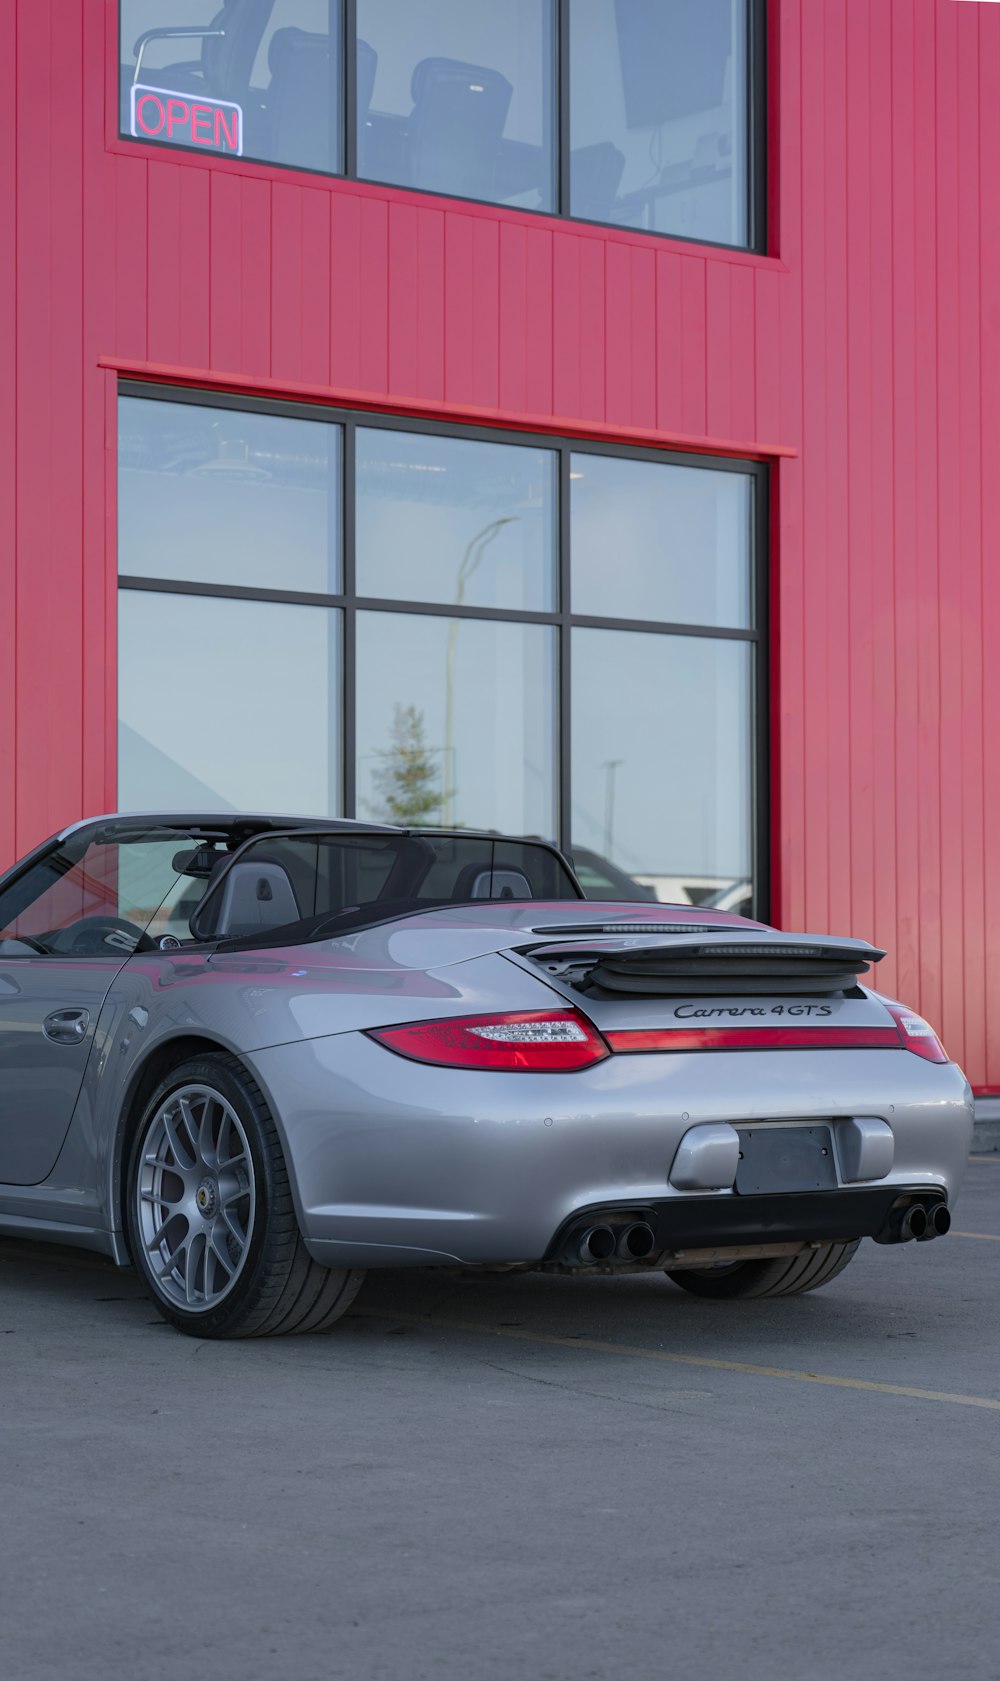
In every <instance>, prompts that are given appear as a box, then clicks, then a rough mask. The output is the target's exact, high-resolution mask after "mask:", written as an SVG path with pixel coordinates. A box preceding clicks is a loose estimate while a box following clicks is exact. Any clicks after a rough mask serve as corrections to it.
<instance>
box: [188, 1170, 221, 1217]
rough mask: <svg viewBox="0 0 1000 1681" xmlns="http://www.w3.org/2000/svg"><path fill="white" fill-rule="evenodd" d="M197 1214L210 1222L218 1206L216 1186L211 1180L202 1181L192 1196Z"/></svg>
mask: <svg viewBox="0 0 1000 1681" xmlns="http://www.w3.org/2000/svg"><path fill="white" fill-rule="evenodd" d="M194 1200H195V1202H196V1203H197V1204H198V1212H199V1213H200V1214H201V1215H202V1216H203V1217H204V1218H205V1219H206V1220H210V1219H211V1218H212V1215H213V1214H214V1213H215V1211H216V1209H217V1208H218V1206H219V1190H218V1186H217V1185H216V1184H215V1183H214V1182H213V1181H212V1180H211V1179H203V1180H202V1182H201V1184H200V1185H199V1186H198V1189H197V1191H196V1192H195V1196H194Z"/></svg>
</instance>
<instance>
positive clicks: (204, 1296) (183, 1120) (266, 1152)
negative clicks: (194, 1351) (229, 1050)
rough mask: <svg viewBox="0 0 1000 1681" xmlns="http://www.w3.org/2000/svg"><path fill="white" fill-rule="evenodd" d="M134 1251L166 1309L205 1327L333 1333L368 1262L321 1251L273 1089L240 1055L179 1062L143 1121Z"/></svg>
mask: <svg viewBox="0 0 1000 1681" xmlns="http://www.w3.org/2000/svg"><path fill="white" fill-rule="evenodd" d="M127 1215H128V1235H129V1244H130V1247H131V1251H132V1258H133V1260H134V1262H135V1265H136V1267H137V1268H138V1271H139V1273H140V1275H141V1277H142V1279H143V1281H144V1283H145V1285H146V1287H147V1289H148V1291H149V1293H150V1295H151V1296H152V1298H153V1300H154V1302H155V1303H156V1306H157V1307H158V1308H159V1310H160V1312H161V1313H162V1314H163V1317H164V1318H165V1319H167V1320H169V1322H170V1324H171V1325H174V1326H176V1328H177V1329H178V1330H179V1331H185V1332H187V1333H188V1335H190V1336H195V1337H269V1336H284V1335H288V1334H290V1333H293V1332H304V1331H325V1330H326V1329H327V1328H328V1327H329V1326H330V1325H332V1324H333V1323H334V1322H335V1320H337V1319H339V1318H340V1316H341V1314H343V1313H344V1312H346V1310H347V1308H348V1307H350V1305H351V1302H352V1301H353V1300H354V1297H355V1296H356V1295H357V1292H358V1289H359V1288H360V1285H361V1281H362V1279H363V1278H364V1273H363V1272H346V1271H338V1272H333V1271H331V1270H330V1269H329V1268H327V1267H323V1266H319V1265H318V1264H317V1262H315V1261H314V1260H312V1258H311V1257H310V1255H309V1253H308V1251H307V1249H306V1247H305V1244H304V1243H303V1241H302V1234H301V1232H300V1231H299V1226H298V1221H297V1220H296V1217H295V1209H294V1206H293V1203H292V1193H291V1187H290V1185H289V1181H288V1169H287V1167H286V1165H285V1158H284V1156H283V1154H282V1150H281V1144H280V1141H279V1139H278V1134H277V1130H276V1128H275V1125H274V1120H273V1118H272V1116H271V1113H270V1110H269V1109H268V1107H267V1104H266V1102H265V1101H264V1097H263V1094H262V1093H261V1091H260V1089H259V1087H258V1086H257V1085H256V1083H255V1081H254V1080H253V1079H252V1077H251V1076H250V1074H249V1073H248V1072H247V1070H246V1069H245V1068H244V1067H243V1065H242V1063H240V1062H239V1061H238V1060H237V1059H236V1058H235V1057H231V1056H226V1055H224V1054H223V1053H215V1052H212V1053H208V1054H206V1055H205V1056H201V1057H197V1058H194V1059H191V1060H189V1061H185V1062H183V1063H180V1064H178V1066H177V1067H176V1068H174V1069H173V1070H172V1071H171V1072H170V1074H168V1076H167V1077H166V1079H164V1080H163V1081H161V1083H160V1085H159V1086H158V1087H157V1089H156V1090H155V1091H154V1093H153V1095H152V1097H151V1098H150V1100H149V1102H148V1104H147V1105H146V1108H145V1110H144V1112H143V1114H142V1117H141V1119H140V1121H139V1125H138V1127H137V1128H136V1131H135V1135H134V1138H133V1141H132V1149H131V1155H130V1160H129V1172H128V1201H127Z"/></svg>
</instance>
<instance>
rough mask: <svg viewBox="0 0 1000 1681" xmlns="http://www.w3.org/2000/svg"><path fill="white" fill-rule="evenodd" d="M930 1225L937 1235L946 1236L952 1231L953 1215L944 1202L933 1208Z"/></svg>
mask: <svg viewBox="0 0 1000 1681" xmlns="http://www.w3.org/2000/svg"><path fill="white" fill-rule="evenodd" d="M930 1226H931V1228H932V1230H933V1232H934V1236H935V1237H944V1236H945V1233H946V1232H950V1231H951V1215H950V1213H949V1212H948V1209H947V1207H946V1206H945V1204H944V1203H943V1202H939V1203H938V1205H937V1207H936V1208H934V1209H932V1210H931V1213H930Z"/></svg>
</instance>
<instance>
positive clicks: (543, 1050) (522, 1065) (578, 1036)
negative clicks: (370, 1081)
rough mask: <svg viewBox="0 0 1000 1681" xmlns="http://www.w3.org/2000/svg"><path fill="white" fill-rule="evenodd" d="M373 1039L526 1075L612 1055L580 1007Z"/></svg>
mask: <svg viewBox="0 0 1000 1681" xmlns="http://www.w3.org/2000/svg"><path fill="white" fill-rule="evenodd" d="M368 1037H369V1038H370V1039H377V1040H378V1042H379V1044H380V1045H384V1046H385V1047H386V1049H387V1050H390V1051H395V1052H396V1054H397V1055H398V1056H405V1057H409V1058H410V1059H411V1061H413V1062H433V1063H438V1064H441V1065H443V1066H445V1067H448V1068H493V1069H507V1070H508V1071H509V1072H511V1073H521V1074H567V1073H571V1072H572V1071H573V1070H574V1069H579V1068H589V1067H590V1066H591V1064H592V1063H595V1062H602V1061H603V1060H604V1058H605V1057H606V1056H607V1055H608V1054H609V1053H608V1047H607V1045H606V1044H605V1043H604V1040H603V1039H602V1038H601V1035H600V1034H599V1033H598V1032H597V1029H596V1028H594V1027H592V1026H591V1024H590V1022H589V1021H588V1020H587V1018H586V1016H583V1015H581V1014H580V1013H579V1011H578V1010H519V1011H515V1012H509V1013H507V1012H505V1013H504V1014H503V1015H495V1016H452V1017H451V1018H450V1019H449V1020H446V1021H414V1022H409V1023H407V1025H406V1026H405V1027H379V1028H372V1029H371V1030H370V1032H369V1034H368Z"/></svg>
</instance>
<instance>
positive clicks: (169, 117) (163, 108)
mask: <svg viewBox="0 0 1000 1681" xmlns="http://www.w3.org/2000/svg"><path fill="white" fill-rule="evenodd" d="M129 132H130V133H131V134H133V135H134V136H135V138H136V139H137V140H170V141H172V142H173V144H174V145H175V146H197V147H199V148H201V149H203V150H205V151H208V152H227V153H229V154H230V155H231V156H232V157H237V158H238V157H240V156H241V154H242V152H243V109H242V107H241V106H239V105H233V104H231V103H230V102H229V100H226V99H207V98H205V96H204V95H202V94H190V93H178V92H176V90H174V89H171V88H154V87H148V86H146V85H145V84H144V83H142V82H135V83H133V85H132V110H131V123H130V128H129Z"/></svg>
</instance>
